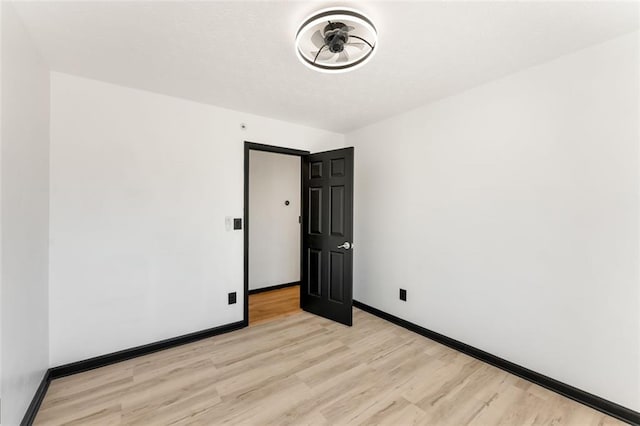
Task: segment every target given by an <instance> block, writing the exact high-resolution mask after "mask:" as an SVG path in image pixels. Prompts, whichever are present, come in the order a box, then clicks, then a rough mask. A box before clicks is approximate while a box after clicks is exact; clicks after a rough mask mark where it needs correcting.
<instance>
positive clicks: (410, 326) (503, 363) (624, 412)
mask: <svg viewBox="0 0 640 426" xmlns="http://www.w3.org/2000/svg"><path fill="white" fill-rule="evenodd" d="M353 306H354V307H356V308H359V309H362V310H363V311H365V312H369V313H370V314H373V315H375V316H377V317H380V318H382V319H384V320H387V321H389V322H391V323H393V324H396V325H398V326H400V327H403V328H406V329H407V330H410V331H413V332H414V333H417V334H420V335H422V336H424V337H427V338H429V339H431V340H434V341H436V342H438V343H441V344H443V345H445V346H448V347H450V348H452V349H455V350H457V351H459V352H462V353H464V354H467V355H469V356H472V357H474V358H476V359H479V360H480V361H483V362H486V363H487V364H491V365H493V366H495V367H498V368H500V369H502V370H505V371H507V372H509V373H511V374H514V375H516V376H518V377H521V378H523V379H526V380H528V381H530V382H533V383H535V384H537V385H540V386H542V387H544V388H547V389H549V390H552V391H554V392H556V393H559V394H560V395H563V396H566V397H567V398H570V399H572V400H574V401H577V402H579V403H581V404H584V405H586V406H588V407H591V408H593V409H595V410H598V411H600V412H603V413H605V414H607V415H609V416H611V417H615V418H617V419H619V420H622V421H624V422H627V423H630V424H632V425H637V426H640V413H638V412H637V411H634V410H631V409H630V408H627V407H623V406H622V405H619V404H616V403H615V402H612V401H609V400H606V399H604V398H601V397H599V396H596V395H594V394H591V393H589V392H585V391H583V390H580V389H578V388H575V387H573V386H571V385H568V384H566V383H563V382H560V381H558V380H556V379H552V378H551V377H548V376H545V375H544V374H540V373H537V372H535V371H533V370H529V369H528V368H525V367H522V366H520V365H518V364H514V363H513V362H511V361H507V360H506V359H503V358H500V357H498V356H495V355H493V354H490V353H488V352H485V351H483V350H481V349H478V348H475V347H473V346H470V345H467V344H466V343H463V342H460V341H459V340H455V339H452V338H450V337H447V336H445V335H443V334H440V333H436V332H435V331H431V330H429V329H426V328H424V327H422V326H419V325H417V324H414V323H412V322H409V321H407V320H404V319H402V318H399V317H396V316H395V315H391V314H389V313H386V312H384V311H381V310H379V309H376V308H374V307H372V306H369V305H366V304H364V303H362V302H358V301H357V300H354V301H353Z"/></svg>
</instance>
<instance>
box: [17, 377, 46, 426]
mask: <svg viewBox="0 0 640 426" xmlns="http://www.w3.org/2000/svg"><path fill="white" fill-rule="evenodd" d="M49 383H51V369H49V370H47V371H45V372H44V375H43V376H42V381H40V385H39V386H38V389H36V393H35V395H33V399H32V400H31V404H29V408H27V412H26V413H24V417H23V418H22V421H21V422H20V426H31V425H32V424H33V422H34V421H35V419H36V415H37V414H38V410H39V409H40V405H41V404H42V401H43V400H44V396H45V395H46V394H47V389H49Z"/></svg>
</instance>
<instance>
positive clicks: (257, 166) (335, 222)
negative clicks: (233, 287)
mask: <svg viewBox="0 0 640 426" xmlns="http://www.w3.org/2000/svg"><path fill="white" fill-rule="evenodd" d="M244 159H245V174H244V218H245V226H244V296H245V297H244V323H245V325H253V324H257V323H260V322H265V321H269V320H272V319H275V318H280V317H283V316H287V315H291V314H293V313H296V312H299V311H300V310H305V311H307V312H310V313H313V314H316V315H319V316H323V317H325V318H328V319H331V320H334V321H337V322H340V323H342V324H345V325H347V326H350V325H351V323H352V301H353V296H352V295H353V252H352V248H353V172H354V169H353V159H354V150H353V148H342V149H336V150H332V151H325V152H318V153H313V154H311V153H310V152H309V151H303V150H297V149H290V148H282V147H276V146H271V145H263V144H257V143H252V142H245V150H244Z"/></svg>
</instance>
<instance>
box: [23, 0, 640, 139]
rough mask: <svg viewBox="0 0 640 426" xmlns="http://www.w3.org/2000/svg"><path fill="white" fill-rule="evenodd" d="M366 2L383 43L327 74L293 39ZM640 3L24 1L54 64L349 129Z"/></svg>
mask: <svg viewBox="0 0 640 426" xmlns="http://www.w3.org/2000/svg"><path fill="white" fill-rule="evenodd" d="M345 4H346V5H350V6H352V7H356V8H358V9H359V10H361V11H363V12H365V13H366V14H368V15H369V16H370V17H371V18H372V19H373V21H374V22H375V23H376V25H377V27H378V32H379V43H380V44H379V50H378V52H377V54H376V55H375V57H374V58H373V59H372V60H371V62H369V64H367V65H366V66H365V67H363V68H361V69H358V70H355V71H353V72H350V73H346V74H339V75H327V74H322V73H318V72H315V71H313V70H310V69H308V68H306V67H305V66H303V65H302V64H301V63H299V61H298V59H297V58H296V55H295V52H294V47H293V39H294V36H295V32H296V30H297V27H298V25H299V23H300V22H301V21H302V20H303V19H304V18H305V17H307V16H308V15H310V14H311V13H312V12H315V11H316V10H317V9H320V8H323V7H327V6H334V5H345ZM639 5H640V3H638V2H526V3H523V2H477V1H472V2H443V1H438V2H392V1H387V2H353V1H346V2H341V3H335V2H309V1H307V2H284V1H261V2H248V1H228V2H186V1H178V2H158V1H155V2H149V1H139V2H87V1H82V2H19V3H16V8H17V10H18V12H19V14H20V15H21V17H22V18H23V20H24V21H25V24H26V25H27V28H28V29H29V31H30V32H31V34H32V36H33V38H34V40H35V41H36V44H37V45H38V46H39V47H40V48H41V50H42V53H43V55H44V56H45V58H46V59H47V60H48V62H49V64H50V66H51V68H52V69H53V70H56V71H61V72H66V73H71V74H76V75H80V76H85V77H90V78H94V79H98V80H104V81H108V82H113V83H117V84H121V85H125V86H131V87H136V88H140V89H145V90H150V91H154V92H159V93H164V94H168V95H172V96H178V97H183V98H187V99H192V100H195V101H199V102H204V103H208V104H213V105H218V106H222V107H226V108H231V109H235V110H240V111H245V112H250V113H255V114H259V115H263V116H268V117H273V118H279V119H283V120H288V121H292V122H297V123H301V124H306V125H309V126H313V127H318V128H324V129H329V130H333V131H338V132H345V131H349V130H352V129H355V128H358V127H360V126H363V125H366V124H368V123H371V122H375V121H377V120H380V119H382V118H385V117H388V116H391V115H394V114H397V113H399V112H402V111H406V110H409V109H411V108H414V107H417V106H419V105H422V104H425V103H428V102H430V101H434V100H436V99H439V98H443V97H446V96H449V95H452V94H455V93H457V92H461V91H463V90H466V89H468V88H470V87H473V86H476V85H479V84H481V83H483V82H486V81H489V80H492V79H495V78H498V77H500V76H503V75H506V74H509V73H512V72H514V71H517V70H519V69H523V68H526V67H529V66H531V65H534V64H537V63H540V62H544V61H547V60H550V59H553V58H555V57H558V56H561V55H563V54H566V53H568V52H571V51H574V50H577V49H580V48H583V47H586V46H589V45H591V44H595V43H598V42H601V41H604V40H607V39H610V38H613V37H615V36H618V35H621V34H624V33H627V32H629V31H632V30H634V29H637V28H638V21H639V19H638V8H639Z"/></svg>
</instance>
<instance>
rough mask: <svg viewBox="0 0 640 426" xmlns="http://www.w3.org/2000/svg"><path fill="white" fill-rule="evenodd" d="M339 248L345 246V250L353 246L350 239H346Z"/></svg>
mask: <svg viewBox="0 0 640 426" xmlns="http://www.w3.org/2000/svg"><path fill="white" fill-rule="evenodd" d="M338 248H343V249H345V250H349V249H350V248H351V244H349V242H348V241H345V242H344V243H342V244H341V245H339V246H338Z"/></svg>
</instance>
